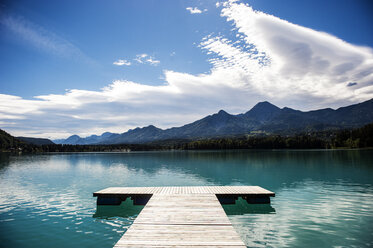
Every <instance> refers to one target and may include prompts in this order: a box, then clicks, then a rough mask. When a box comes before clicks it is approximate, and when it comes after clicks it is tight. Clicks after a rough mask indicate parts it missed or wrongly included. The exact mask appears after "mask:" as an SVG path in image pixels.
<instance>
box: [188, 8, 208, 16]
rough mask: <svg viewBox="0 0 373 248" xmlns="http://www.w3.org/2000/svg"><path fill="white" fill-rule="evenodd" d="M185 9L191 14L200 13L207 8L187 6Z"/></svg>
mask: <svg viewBox="0 0 373 248" xmlns="http://www.w3.org/2000/svg"><path fill="white" fill-rule="evenodd" d="M186 10H188V11H189V12H190V13H191V14H192V15H193V14H202V13H203V12H206V11H207V9H203V10H200V9H199V8H197V7H187V8H186Z"/></svg>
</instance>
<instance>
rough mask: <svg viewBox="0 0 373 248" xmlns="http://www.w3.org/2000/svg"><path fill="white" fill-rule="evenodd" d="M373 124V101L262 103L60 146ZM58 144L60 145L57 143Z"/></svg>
mask: <svg viewBox="0 0 373 248" xmlns="http://www.w3.org/2000/svg"><path fill="white" fill-rule="evenodd" d="M372 122H373V99H371V100H369V101H365V102H362V103H359V104H354V105H350V106H347V107H342V108H338V109H337V110H334V109H331V108H326V109H320V110H313V111H307V112H303V111H299V110H294V109H291V108H287V107H285V108H282V109H281V108H279V107H277V106H275V105H273V104H271V103H269V102H259V103H258V104H256V105H255V106H254V107H253V108H252V109H250V110H249V111H247V112H246V113H244V114H238V115H231V114H229V113H227V112H225V111H224V110H220V111H219V112H218V113H215V114H212V115H209V116H206V117H204V118H202V119H200V120H197V121H195V122H193V123H189V124H186V125H184V126H181V127H173V128H169V129H165V130H163V129H160V128H157V127H155V126H153V125H150V126H147V127H143V128H135V129H132V130H129V131H127V132H125V133H122V134H113V133H104V134H102V135H101V136H97V135H91V136H89V137H86V138H81V137H79V136H77V135H73V136H70V137H69V138H68V139H66V140H62V141H58V143H60V144H126V143H127V144H130V143H132V144H141V143H146V142H153V141H159V140H172V139H198V138H211V137H223V136H231V135H244V134H250V135H257V134H281V135H291V134H296V133H301V132H313V131H324V130H336V129H344V128H358V127H361V126H363V125H366V124H369V123H372ZM55 142H56V143H57V141H55Z"/></svg>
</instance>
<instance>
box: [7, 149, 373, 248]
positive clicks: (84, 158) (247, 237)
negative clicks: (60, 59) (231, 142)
mask: <svg viewBox="0 0 373 248" xmlns="http://www.w3.org/2000/svg"><path fill="white" fill-rule="evenodd" d="M197 185H258V186H261V187H263V188H265V189H268V190H271V191H274V192H276V197H275V198H272V202H271V204H259V205H248V204H247V203H246V202H244V201H242V200H239V201H237V203H236V205H225V206H224V209H225V211H226V213H227V214H228V216H229V218H230V220H231V222H232V223H233V225H234V227H235V229H236V230H237V232H238V233H239V234H240V236H241V237H242V239H243V240H244V242H245V243H246V245H247V246H248V247H333V246H334V247H369V246H373V150H338V151H201V152H198V151H192V152H191V151H189V152H143V153H85V154H82V153H81V154H49V155H21V156H9V155H7V154H1V155H0V247H9V248H10V247H90V248H93V247H101V248H102V247H112V246H113V245H114V244H115V243H116V241H117V240H119V238H120V237H121V236H122V235H123V233H124V232H125V231H126V229H127V228H128V227H129V226H130V225H131V223H132V222H133V220H134V219H135V218H136V216H137V215H138V213H139V212H140V211H141V209H142V207H141V206H133V205H132V203H131V201H129V200H127V201H125V202H124V203H122V205H120V206H100V207H99V208H97V206H96V199H95V198H94V197H92V192H94V191H97V190H100V189H103V188H106V187H111V186H197Z"/></svg>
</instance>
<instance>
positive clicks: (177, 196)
mask: <svg viewBox="0 0 373 248" xmlns="http://www.w3.org/2000/svg"><path fill="white" fill-rule="evenodd" d="M179 190H180V189H178V190H177V189H171V190H170V189H166V191H163V193H162V194H155V195H153V196H152V198H151V199H150V200H149V202H148V203H147V204H146V206H145V207H144V208H143V210H142V211H141V212H140V214H139V215H138V217H137V218H136V220H135V221H134V223H133V224H132V225H131V227H130V228H129V229H128V230H127V231H126V233H125V234H124V235H123V236H122V238H121V239H120V240H119V241H118V242H117V244H116V245H115V247H116V248H124V247H126V248H127V247H152V248H154V247H226V248H228V247H240V248H243V247H246V246H245V244H244V243H243V242H242V240H241V238H240V237H239V236H238V234H237V233H236V231H235V230H234V228H233V226H232V224H231V223H230V221H229V219H228V217H227V215H226V214H225V212H224V209H223V208H222V206H221V205H220V203H219V201H218V199H217V197H216V196H215V195H213V194H182V193H181V192H183V191H181V192H180V191H179ZM165 192H173V193H174V194H168V195H166V194H165ZM184 192H185V191H184ZM188 193H190V191H189V192H188Z"/></svg>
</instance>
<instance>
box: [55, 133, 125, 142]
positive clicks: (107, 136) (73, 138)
mask: <svg viewBox="0 0 373 248" xmlns="http://www.w3.org/2000/svg"><path fill="white" fill-rule="evenodd" d="M116 136H119V134H116V133H110V132H105V133H103V134H101V135H100V136H98V135H91V136H88V137H86V138H81V137H80V136H78V135H71V136H70V137H68V138H67V139H56V140H53V141H54V143H56V144H65V145H89V144H98V143H104V142H105V141H106V140H108V139H114V138H115V137H116Z"/></svg>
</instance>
